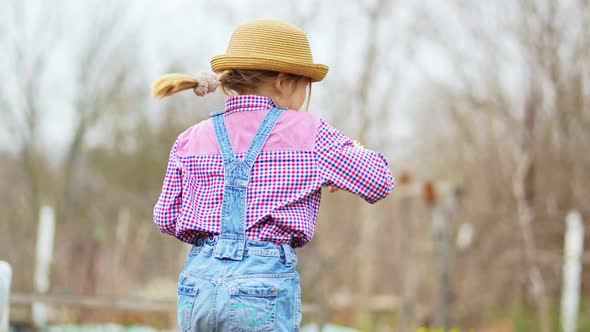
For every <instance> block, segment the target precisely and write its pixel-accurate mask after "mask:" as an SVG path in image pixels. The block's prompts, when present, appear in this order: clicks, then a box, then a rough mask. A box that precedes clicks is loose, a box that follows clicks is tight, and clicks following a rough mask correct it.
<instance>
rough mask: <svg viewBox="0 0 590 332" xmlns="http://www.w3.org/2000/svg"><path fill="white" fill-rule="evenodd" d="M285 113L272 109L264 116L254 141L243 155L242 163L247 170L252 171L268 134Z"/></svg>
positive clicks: (282, 110)
mask: <svg viewBox="0 0 590 332" xmlns="http://www.w3.org/2000/svg"><path fill="white" fill-rule="evenodd" d="M285 111H286V109H284V108H274V107H273V108H271V109H270V110H269V111H268V114H266V117H264V120H262V123H261V124H260V127H258V131H257V132H256V135H255V136H254V139H253V140H252V143H251V144H250V147H249V148H248V152H246V154H245V155H244V160H243V161H244V164H246V167H248V169H252V166H253V165H254V162H255V161H256V158H258V155H259V154H260V151H262V147H263V146H264V144H265V143H266V141H267V140H268V137H269V136H270V133H272V130H273V129H274V127H275V126H276V124H277V122H278V121H279V119H280V118H281V115H283V113H285Z"/></svg>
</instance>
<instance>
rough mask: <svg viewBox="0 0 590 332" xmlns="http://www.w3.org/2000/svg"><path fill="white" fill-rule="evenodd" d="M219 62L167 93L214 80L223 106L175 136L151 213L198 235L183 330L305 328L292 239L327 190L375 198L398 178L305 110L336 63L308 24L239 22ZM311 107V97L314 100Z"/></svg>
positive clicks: (302, 232)
mask: <svg viewBox="0 0 590 332" xmlns="http://www.w3.org/2000/svg"><path fill="white" fill-rule="evenodd" d="M211 66H212V69H213V71H214V72H215V73H217V74H219V76H217V74H215V73H213V72H201V73H199V74H197V76H196V77H191V76H187V75H181V74H171V75H166V76H164V77H162V78H161V79H160V80H159V81H157V82H156V83H155V85H154V87H153V94H154V96H157V97H160V98H163V97H167V96H170V95H172V94H174V93H176V92H179V91H182V90H186V89H194V92H195V93H196V94H197V95H199V96H203V95H205V94H207V93H210V92H213V91H215V90H216V88H217V87H218V86H221V88H222V89H223V90H224V91H225V92H226V93H228V94H232V96H231V97H230V98H228V99H227V101H226V103H225V109H224V110H223V111H219V112H215V113H212V114H211V115H210V119H208V120H205V121H203V122H201V123H198V124H196V125H195V126H193V127H191V128H189V129H188V130H186V131H185V132H183V133H182V134H180V136H178V139H177V140H176V142H175V143H174V146H173V147H172V151H171V152H170V160H169V163H168V170H167V171H166V176H165V179H164V185H163V188H162V194H161V195H160V198H159V200H158V202H157V204H156V206H155V209H154V221H155V223H156V224H157V225H158V227H159V228H160V230H161V231H162V232H163V233H167V234H170V235H173V236H175V237H176V238H178V239H179V240H181V241H184V242H187V243H190V244H192V245H193V247H192V249H191V251H190V254H189V257H188V260H187V262H186V266H185V268H184V271H183V272H182V273H181V274H180V278H179V283H178V319H179V326H180V328H181V330H182V331H299V324H300V321H301V290H300V287H299V275H298V273H297V271H296V270H295V266H296V263H297V255H296V253H295V250H294V248H298V247H302V246H304V245H306V244H307V243H308V242H309V241H310V240H311V238H312V236H313V233H314V231H315V222H316V217H317V214H318V208H319V203H320V195H321V188H322V187H323V186H331V187H332V188H335V189H343V190H347V191H349V192H352V193H354V194H356V195H358V196H361V197H362V198H364V199H365V200H366V201H368V202H369V203H374V202H376V201H378V200H380V199H382V198H384V197H386V196H387V195H388V194H389V193H390V192H391V190H392V189H393V184H394V180H393V177H392V176H391V172H390V170H389V168H388V165H387V162H386V161H385V159H384V158H383V157H382V156H381V155H380V154H379V153H377V152H373V151H370V150H367V149H364V148H362V146H360V145H359V144H357V143H355V142H354V141H352V140H351V139H349V138H347V137H346V136H344V135H343V134H342V133H341V132H339V131H338V130H336V129H334V128H332V127H330V126H329V125H328V124H327V123H326V122H325V121H324V120H322V119H319V118H317V117H316V116H314V115H312V114H309V113H306V112H298V111H297V110H299V109H301V108H302V105H303V103H304V101H305V99H306V90H307V89H309V90H308V91H309V92H308V93H307V94H308V96H309V95H310V94H311V83H312V82H318V81H321V80H322V79H323V78H324V77H325V76H326V74H327V72H328V67H327V66H325V65H321V64H314V63H313V60H312V55H311V50H310V47H309V43H308V40H307V36H306V35H305V33H304V32H303V31H302V30H300V29H298V28H296V27H294V26H292V25H289V24H286V23H282V22H279V21H275V20H256V21H253V22H249V23H246V24H243V25H241V26H239V27H238V28H237V29H236V30H235V31H234V33H233V35H232V38H231V40H230V43H229V47H228V49H227V52H226V54H224V55H220V56H216V57H214V58H213V59H212V60H211ZM308 106H309V98H308V102H307V106H306V108H307V107H308Z"/></svg>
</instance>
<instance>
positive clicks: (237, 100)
mask: <svg viewBox="0 0 590 332" xmlns="http://www.w3.org/2000/svg"><path fill="white" fill-rule="evenodd" d="M273 107H277V105H276V104H275V103H274V101H272V99H270V98H268V97H265V96H256V95H237V96H232V97H229V98H228V99H227V100H226V101H225V114H226V115H227V114H231V113H237V112H242V111H260V110H268V109H271V108H273Z"/></svg>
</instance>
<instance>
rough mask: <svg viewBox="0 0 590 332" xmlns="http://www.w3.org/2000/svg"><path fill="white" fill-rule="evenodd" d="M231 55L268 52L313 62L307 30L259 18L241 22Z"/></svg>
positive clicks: (230, 51)
mask: <svg viewBox="0 0 590 332" xmlns="http://www.w3.org/2000/svg"><path fill="white" fill-rule="evenodd" d="M227 54H228V55H236V56H253V55H266V56H272V57H276V58H284V59H291V60H295V61H298V62H300V63H307V64H312V63H313V57H312V54H311V48H310V46H309V41H308V39H307V36H306V34H305V32H304V31H303V30H301V29H299V28H297V27H296V26H293V25H291V24H288V23H284V22H281V21H277V20H268V19H264V20H255V21H251V22H248V23H244V24H242V25H240V26H239V27H238V28H237V29H236V30H235V31H234V33H233V34H232V37H231V40H230V42H229V46H228V48H227Z"/></svg>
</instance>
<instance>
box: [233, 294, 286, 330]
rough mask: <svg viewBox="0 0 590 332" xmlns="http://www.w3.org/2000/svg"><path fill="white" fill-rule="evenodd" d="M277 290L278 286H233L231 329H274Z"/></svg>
mask: <svg viewBox="0 0 590 332" xmlns="http://www.w3.org/2000/svg"><path fill="white" fill-rule="evenodd" d="M277 292H278V289H277V288H276V287H238V286H235V287H231V288H230V293H231V300H230V304H229V309H230V320H231V331H239V332H266V331H274V327H275V312H276V306H277Z"/></svg>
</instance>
